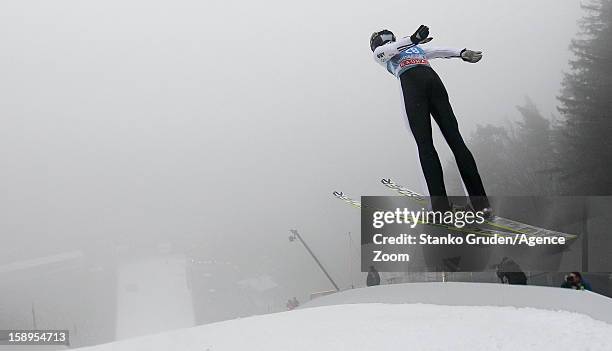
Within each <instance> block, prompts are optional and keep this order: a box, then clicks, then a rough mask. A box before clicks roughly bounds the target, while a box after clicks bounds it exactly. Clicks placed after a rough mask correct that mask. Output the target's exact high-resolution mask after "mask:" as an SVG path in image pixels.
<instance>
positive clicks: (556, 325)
mask: <svg viewBox="0 0 612 351" xmlns="http://www.w3.org/2000/svg"><path fill="white" fill-rule="evenodd" d="M485 285H487V286H485ZM488 285H490V284H469V285H467V286H460V289H464V291H468V290H469V291H470V295H471V296H473V297H472V298H466V299H467V300H470V301H475V300H476V296H478V295H479V294H481V293H482V294H485V293H491V292H492V291H494V290H495V289H494V288H490V287H489V286H488ZM416 286H417V284H402V285H392V286H381V287H376V288H366V289H356V290H351V291H346V292H342V293H338V294H335V295H331V296H327V297H322V298H320V299H318V301H317V300H315V301H313V302H312V303H310V304H307V306H306V307H309V308H302V309H298V310H294V311H290V312H283V313H275V314H270V315H263V316H254V317H249V318H243V319H238V320H232V321H226V322H220V323H214V324H209V325H204V326H199V327H194V328H188V329H181V330H176V331H172V332H168V333H163V334H157V335H151V336H147V337H142V338H137V339H130V340H124V341H120V342H116V343H112V344H106V345H100V346H95V347H91V348H86V349H82V350H88V351H128V350H129V351H139V350H143V351H144V350H146V351H157V350H182V351H222V350H266V351H276V350H278V351H281V350H282V351H285V350H296V351H301V350H308V351H312V350H317V351H318V350H407V349H410V350H470V351H478V350H555V351H557V350H570V349H571V350H587V349H588V350H608V351H609V350H612V325H611V324H608V323H605V322H602V321H598V320H595V319H593V318H591V317H589V316H587V315H585V314H578V313H572V312H567V311H554V310H546V309H535V308H530V307H526V308H523V307H519V308H517V307H510V306H506V307H500V306H476V304H474V303H472V304H471V305H472V306H444V305H432V304H420V303H401V301H399V300H398V299H400V298H401V296H400V295H401V294H402V292H403V294H404V296H406V297H407V296H409V295H410V294H411V292H412V294H415V291H417V290H418V288H415V287H416ZM491 286H492V287H495V286H496V285H492V284H491ZM447 288H448V290H447ZM507 288H508V287H504V286H501V287H499V288H497V289H498V290H499V289H507ZM431 289H433V290H440V291H439V295H440V296H442V295H443V294H444V291H452V290H453V288H452V285H447V284H431ZM518 289H524V290H530V289H531V291H532V292H534V293H535V294H539V293H541V292H542V291H541V290H539V289H537V288H532V287H519V288H518ZM512 290H513V291H514V293H516V291H518V290H514V287H512ZM423 291H424V290H423ZM499 291H501V290H499ZM508 291H510V290H508ZM545 291H546V290H545ZM546 292H547V293H548V294H549V295H555V294H556V293H560V294H565V293H566V291H564V290H561V289H550V291H546ZM568 292H569V293H573V296H574V297H577V299H581V298H584V297H590V296H594V295H595V294H590V293H583V292H577V291H568ZM415 295H416V294H415ZM377 296H378V298H379V300H380V301H378V302H379V303H372V302H373V301H374V300H375V299H376V297H377ZM360 299H361V300H362V302H364V303H357V302H358V301H357V300H360ZM341 300H345V302H347V303H348V304H342V305H333V304H332V305H328V304H330V303H334V302H336V301H341ZM385 300H389V301H385ZM407 300H410V298H407ZM451 300H452V298H451ZM486 300H487V299H486V298H483V301H486ZM381 302H383V303H381ZM606 303H608V304H609V302H608V301H606V300H601V305H602V306H604V305H605V304H606ZM316 305H319V306H316ZM604 308H605V307H604ZM558 309H561V306H560V308H558Z"/></svg>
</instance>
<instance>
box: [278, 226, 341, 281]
mask: <svg viewBox="0 0 612 351" xmlns="http://www.w3.org/2000/svg"><path fill="white" fill-rule="evenodd" d="M289 232H291V235H289V241H291V242H293V241H295V240H299V241H300V242H301V243H302V245H304V247H305V248H306V250H307V251H308V253H309V254H310V256H312V258H313V259H314V260H315V262H316V263H317V265H318V266H319V268H321V270H322V271H323V273H324V274H325V276H326V277H327V279H329V281H330V282H331V283H332V285H333V286H334V289H336V291H340V288H338V285H337V284H336V282H334V280H333V279H332V277H331V276H330V275H329V273H327V271H326V270H325V268H324V267H323V265H322V264H321V261H319V259H318V258H317V256H315V254H314V253H313V252H312V250H311V249H310V247H308V245H307V244H306V242H304V239H302V237H301V236H300V234H299V233H298V231H297V230H296V229H290V230H289Z"/></svg>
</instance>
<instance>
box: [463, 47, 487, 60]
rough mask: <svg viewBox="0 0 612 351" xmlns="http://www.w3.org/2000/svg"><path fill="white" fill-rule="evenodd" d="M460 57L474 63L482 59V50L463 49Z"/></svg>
mask: <svg viewBox="0 0 612 351" xmlns="http://www.w3.org/2000/svg"><path fill="white" fill-rule="evenodd" d="M461 58H462V59H463V61H465V62H469V63H476V62H478V61H480V59H482V51H472V50H468V49H463V50H462V51H461Z"/></svg>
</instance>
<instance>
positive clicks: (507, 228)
mask: <svg viewBox="0 0 612 351" xmlns="http://www.w3.org/2000/svg"><path fill="white" fill-rule="evenodd" d="M380 182H381V183H382V184H383V185H385V186H386V187H387V188H389V189H392V190H395V191H396V192H397V193H399V194H401V195H403V196H407V197H409V198H411V199H413V200H414V201H415V202H417V203H419V204H420V205H423V206H424V205H427V199H426V198H425V197H424V196H423V195H421V194H419V193H417V192H415V191H412V190H410V189H408V188H406V187H404V186H402V185H400V184H397V183H394V182H393V181H392V180H391V179H389V178H387V179H381V181H380ZM485 224H486V225H489V226H492V227H495V228H498V229H499V230H502V231H504V232H510V233H515V234H527V235H530V236H561V237H565V238H568V239H576V238H577V236H576V235H573V234H567V233H562V232H557V231H554V230H549V229H545V228H540V227H536V226H533V225H530V224H526V223H522V222H518V221H515V220H512V219H508V218H504V217H500V216H493V218H491V219H489V220H486V221H485Z"/></svg>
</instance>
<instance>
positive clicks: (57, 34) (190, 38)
mask: <svg viewBox="0 0 612 351" xmlns="http://www.w3.org/2000/svg"><path fill="white" fill-rule="evenodd" d="M579 5H580V2H579V1H577V0H576V1H555V0H539V1H527V0H521V1H512V2H509V1H504V2H499V1H495V2H492V1H460V2H459V1H451V0H444V1H427V2H407V1H386V2H384V3H383V2H372V1H367V2H358V1H347V2H329V1H307V2H288V1H276V0H274V1H266V2H250V1H216V0H215V1H173V2H170V1H133V0H131V1H130V0H128V1H126V0H123V1H114V0H109V1H103V2H102V1H100V2H93V1H27V2H23V1H3V2H2V3H0V77H1V79H0V164H1V165H2V171H1V172H0V235H1V236H2V243H3V244H2V245H1V246H0V264H6V263H9V262H12V261H15V260H23V259H27V258H32V257H38V256H44V255H49V254H54V253H57V252H62V251H69V250H71V249H79V248H87V249H88V250H93V251H95V250H96V248H97V247H102V246H104V247H106V246H112V245H115V244H120V243H125V242H131V243H136V245H138V244H139V243H146V242H174V241H181V242H183V243H190V242H193V243H194V246H196V245H204V246H207V247H208V248H210V249H211V250H213V251H215V253H216V255H218V256H226V257H229V258H230V259H231V260H232V261H233V262H235V263H236V264H238V265H244V266H248V265H250V264H253V261H252V258H253V257H255V256H266V257H268V259H267V261H266V262H269V264H270V267H276V269H278V267H282V269H283V270H284V271H285V272H286V273H287V274H288V275H290V276H293V278H294V279H292V280H291V281H286V282H279V283H281V284H287V285H291V289H293V292H294V294H293V295H298V296H300V297H304V296H306V294H308V293H309V292H313V291H320V290H326V289H328V288H329V286H328V284H327V283H326V281H325V279H324V277H323V276H322V275H320V274H319V272H318V271H317V268H316V266H314V264H313V263H312V262H311V261H310V258H309V257H308V256H307V255H306V253H305V252H304V250H303V249H302V248H301V247H299V246H298V245H295V244H293V245H292V244H290V243H289V242H288V240H287V236H288V234H289V233H288V229H290V228H297V229H299V230H300V233H301V234H302V235H303V236H304V237H305V239H306V240H308V242H309V243H310V244H311V246H312V248H313V249H314V250H315V252H317V253H318V255H319V256H320V258H321V259H322V261H323V262H324V264H326V265H327V266H328V267H329V270H330V273H331V274H332V276H334V278H336V279H337V281H338V283H339V285H341V286H342V287H347V286H349V285H350V284H351V280H352V279H354V280H356V281H357V280H359V283H360V284H362V282H361V280H362V278H363V276H362V275H360V274H358V273H354V274H353V275H352V276H351V274H349V273H348V272H349V268H348V267H349V264H348V262H347V260H349V256H348V255H349V252H348V240H347V232H349V231H350V232H352V233H354V234H353V238H354V242H358V233H359V217H358V216H359V212H358V211H356V210H353V209H351V208H350V207H348V206H346V205H345V204H343V203H341V202H340V201H338V200H336V199H334V198H333V197H332V196H331V192H332V191H334V190H342V191H344V192H346V193H348V194H349V195H352V196H354V197H358V196H360V195H385V194H389V195H391V193H389V192H388V191H387V190H385V189H384V188H383V187H382V185H380V184H378V180H379V179H380V178H382V177H393V178H395V179H397V180H398V181H399V182H402V183H404V184H406V185H408V186H410V187H413V188H415V189H417V190H418V189H420V183H419V180H418V179H419V178H418V172H417V167H418V165H417V160H416V151H415V146H414V142H413V141H412V136H411V135H410V134H409V132H408V131H407V130H406V129H405V127H404V122H403V121H402V120H401V116H402V114H401V104H400V100H399V99H400V95H399V94H400V92H399V88H398V82H397V81H396V80H395V79H394V78H393V77H392V76H391V75H389V74H388V73H387V72H386V71H385V70H384V69H383V68H382V67H380V66H378V65H377V64H376V63H375V62H374V61H373V59H372V57H371V52H370V50H369V47H368V38H369V36H370V34H371V32H372V31H375V30H378V29H382V28H388V29H391V30H393V31H394V32H395V33H396V34H398V35H401V36H405V35H409V34H411V33H412V31H413V30H414V29H415V28H416V27H417V26H418V25H419V24H422V23H423V24H427V25H429V26H430V28H431V34H432V36H433V37H434V38H435V39H434V42H433V43H432V44H435V45H440V46H455V47H468V48H472V49H480V50H483V51H484V55H485V56H484V59H483V60H482V61H481V63H479V64H476V65H469V64H466V63H464V62H462V61H460V60H436V61H435V62H434V63H433V65H434V68H435V69H436V70H437V72H438V73H439V74H440V75H441V76H442V78H443V80H444V82H445V84H446V86H447V89H448V90H449V93H450V95H451V100H452V103H453V106H454V109H455V112H456V114H457V116H458V119H459V124H460V127H461V129H462V131H463V133H464V134H465V135H466V136H467V135H469V133H470V132H471V131H472V130H473V129H474V128H475V126H476V125H477V124H478V123H485V122H503V121H505V120H514V119H515V118H516V117H517V116H518V113H517V112H516V110H515V106H516V105H517V104H520V103H522V102H523V100H524V96H525V95H528V96H530V97H531V98H532V99H533V101H534V102H535V103H536V104H537V105H538V107H539V108H540V110H541V111H542V113H543V115H544V116H549V115H550V114H551V113H554V112H555V106H556V100H555V96H556V95H557V94H558V89H559V84H560V82H561V79H562V71H563V70H564V69H565V68H566V66H567V65H566V64H567V60H568V59H569V57H570V53H569V51H568V44H569V42H570V39H571V37H572V36H573V35H574V34H575V33H576V31H577V29H576V20H577V19H578V18H579V17H580V15H581V11H580V7H579ZM437 136H438V139H441V138H440V136H439V135H437ZM440 145H443V143H441V144H440ZM442 154H443V155H446V157H447V156H448V152H446V150H445V151H444V152H443V153H442ZM475 156H476V158H477V159H478V155H477V154H476V155H475ZM500 157H503V155H500ZM355 246H356V245H355ZM355 246H353V248H354V252H352V253H350V254H351V256H350V260H351V261H352V262H354V263H355V266H357V264H358V260H359V258H358V249H357V247H355ZM258 262H259V261H258ZM262 268H263V269H264V270H265V269H266V267H262ZM0 298H3V299H8V300H10V299H11V298H12V296H0Z"/></svg>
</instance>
